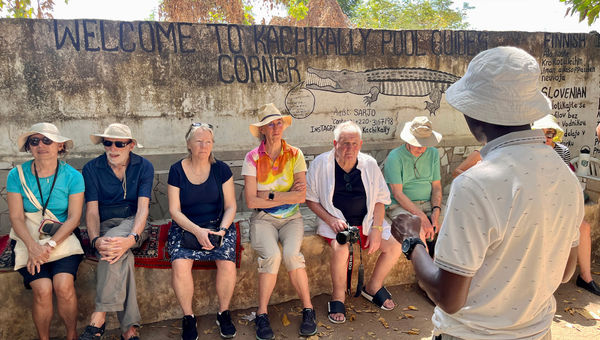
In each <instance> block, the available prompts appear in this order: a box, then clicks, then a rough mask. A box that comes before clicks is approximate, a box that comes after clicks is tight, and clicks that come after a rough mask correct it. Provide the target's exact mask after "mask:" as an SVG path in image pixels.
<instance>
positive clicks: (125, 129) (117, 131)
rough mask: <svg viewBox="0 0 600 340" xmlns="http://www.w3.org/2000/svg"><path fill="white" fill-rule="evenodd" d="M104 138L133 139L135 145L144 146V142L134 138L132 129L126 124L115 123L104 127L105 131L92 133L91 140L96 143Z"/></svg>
mask: <svg viewBox="0 0 600 340" xmlns="http://www.w3.org/2000/svg"><path fill="white" fill-rule="evenodd" d="M104 138H117V139H131V140H132V141H134V142H135V145H136V146H137V147H138V148H143V147H144V146H143V145H142V144H140V143H138V141H137V140H136V139H135V138H133V135H132V134H131V129H130V128H129V126H127V125H125V124H119V123H113V124H110V125H109V126H108V127H107V128H106V129H104V133H95V134H92V135H90V140H91V141H92V143H94V144H100V143H102V140H103V139H104Z"/></svg>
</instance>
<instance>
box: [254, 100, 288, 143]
mask: <svg viewBox="0 0 600 340" xmlns="http://www.w3.org/2000/svg"><path fill="white" fill-rule="evenodd" d="M277 119H283V128H284V129H285V128H287V127H288V126H290V125H292V116H284V115H282V114H281V112H280V111H279V110H278V109H277V108H276V107H275V104H273V103H269V104H265V105H263V106H261V107H260V108H259V109H258V123H253V124H250V133H251V134H252V135H253V136H254V137H256V138H259V137H260V133H259V131H258V128H260V127H261V126H264V125H267V124H269V123H270V122H272V121H274V120H277Z"/></svg>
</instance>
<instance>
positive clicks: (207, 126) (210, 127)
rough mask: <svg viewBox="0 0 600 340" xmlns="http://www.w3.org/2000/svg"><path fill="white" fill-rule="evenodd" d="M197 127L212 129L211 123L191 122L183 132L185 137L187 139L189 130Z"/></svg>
mask: <svg viewBox="0 0 600 340" xmlns="http://www.w3.org/2000/svg"><path fill="white" fill-rule="evenodd" d="M197 127H205V128H209V129H211V130H212V129H213V126H212V124H209V123H202V122H197V123H192V124H190V128H189V129H188V131H187V132H186V133H185V139H187V138H188V137H189V136H190V132H192V129H194V128H197Z"/></svg>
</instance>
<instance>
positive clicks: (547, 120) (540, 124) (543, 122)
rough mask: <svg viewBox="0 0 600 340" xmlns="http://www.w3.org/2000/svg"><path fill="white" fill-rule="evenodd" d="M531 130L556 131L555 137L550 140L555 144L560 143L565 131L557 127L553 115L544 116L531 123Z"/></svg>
mask: <svg viewBox="0 0 600 340" xmlns="http://www.w3.org/2000/svg"><path fill="white" fill-rule="evenodd" d="M531 128H532V129H534V130H538V129H554V131H556V135H555V136H554V138H552V140H553V141H555V142H560V141H562V138H563V136H564V134H565V131H564V130H563V129H562V128H561V127H560V125H558V121H557V120H556V117H554V115H545V116H544V117H543V118H541V119H538V120H536V121H535V122H533V125H532V126H531Z"/></svg>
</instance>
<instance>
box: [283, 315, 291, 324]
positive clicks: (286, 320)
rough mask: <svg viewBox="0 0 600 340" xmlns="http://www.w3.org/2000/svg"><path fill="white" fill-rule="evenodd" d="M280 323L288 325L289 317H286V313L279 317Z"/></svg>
mask: <svg viewBox="0 0 600 340" xmlns="http://www.w3.org/2000/svg"><path fill="white" fill-rule="evenodd" d="M281 323H282V324H283V326H284V327H287V326H289V325H290V323H291V322H290V319H288V316H287V314H286V313H283V316H282V317H281Z"/></svg>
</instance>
